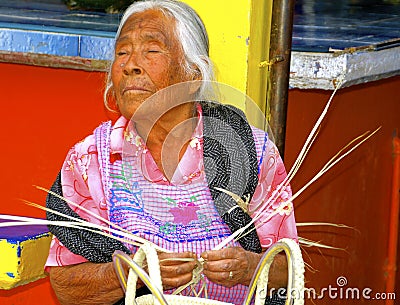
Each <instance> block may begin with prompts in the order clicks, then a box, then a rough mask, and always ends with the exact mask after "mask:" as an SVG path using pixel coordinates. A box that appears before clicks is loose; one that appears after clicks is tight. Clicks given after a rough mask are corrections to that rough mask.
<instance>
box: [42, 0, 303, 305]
mask: <svg viewBox="0 0 400 305" xmlns="http://www.w3.org/2000/svg"><path fill="white" fill-rule="evenodd" d="M210 80H213V72H212V65H211V62H210V59H209V57H208V37H207V33H206V31H205V28H204V25H203V23H202V21H201V20H200V18H199V17H198V15H197V14H196V13H195V12H194V10H193V9H192V8H190V7H189V6H187V5H186V4H184V3H181V2H177V1H172V0H147V1H140V2H135V3H134V4H132V5H131V6H130V7H129V8H128V9H127V11H126V12H125V14H124V17H123V18H122V21H121V24H120V27H119V29H118V32H117V35H116V41H115V53H114V59H113V61H112V65H111V69H110V72H109V77H108V85H107V89H106V93H105V102H106V103H107V100H108V99H109V98H110V96H111V98H112V100H115V101H116V109H117V111H118V113H119V114H120V118H119V119H118V120H117V121H116V122H115V123H114V124H112V123H111V122H107V123H103V124H101V125H100V126H99V127H98V128H97V129H96V130H95V131H94V133H93V134H92V135H90V136H88V137H87V138H86V139H84V140H83V141H82V142H80V143H78V144H76V145H75V146H74V147H73V148H71V150H70V151H69V153H68V155H67V157H66V159H65V162H64V164H63V167H62V169H61V172H60V174H59V176H58V177H57V180H56V181H55V183H54V185H53V187H52V191H53V192H55V193H57V194H59V195H61V196H63V197H64V198H66V199H68V200H69V201H70V202H74V203H75V204H77V205H79V206H80V207H82V208H84V209H82V208H76V206H75V205H72V204H71V203H66V201H63V200H60V199H59V197H57V196H53V195H49V196H48V200H47V204H48V207H49V208H51V209H53V210H57V211H60V212H62V213H64V214H67V215H70V216H74V217H80V218H82V219H84V220H86V221H90V222H93V223H96V224H100V225H102V226H104V227H105V228H107V227H108V226H109V224H108V223H107V221H109V222H111V223H113V224H115V225H116V226H118V227H119V228H121V229H124V230H126V231H128V232H132V233H133V234H135V235H136V236H140V237H142V238H144V239H146V240H149V241H151V242H153V243H155V244H157V245H159V246H160V247H162V248H164V249H166V250H168V252H160V253H159V259H160V262H161V276H162V283H163V286H164V289H165V291H166V293H171V292H172V291H173V290H174V289H175V288H177V287H179V286H181V285H184V284H186V283H188V282H189V281H190V280H191V279H192V271H193V269H194V268H195V267H196V265H195V262H194V260H187V258H193V259H194V258H199V257H202V258H203V259H204V260H205V263H204V270H203V274H204V278H205V281H206V282H207V293H208V297H209V298H212V299H215V300H220V301H225V302H232V303H235V304H241V303H242V301H243V298H244V295H245V292H246V291H247V285H249V283H250V281H251V278H252V275H253V273H254V271H255V269H256V267H257V264H258V262H259V260H260V258H261V256H262V251H264V250H265V249H267V248H268V246H270V245H271V244H272V243H274V242H276V241H277V240H279V239H280V238H283V237H289V238H293V239H296V238H297V233H296V226H295V220H294V215H293V211H292V206H288V207H287V209H286V210H285V211H284V212H281V213H276V214H274V216H273V217H271V218H270V219H269V220H268V221H262V220H258V222H256V226H257V230H255V226H254V225H252V226H251V227H250V230H249V232H250V234H248V235H246V236H245V237H243V238H241V239H239V241H232V242H231V243H230V244H229V245H228V247H225V248H224V249H222V250H213V248H214V247H215V246H216V245H218V244H219V243H220V242H221V241H223V240H224V239H225V238H226V237H228V236H230V235H231V234H232V232H233V231H235V230H237V229H238V228H239V227H242V226H245V225H246V224H248V223H249V222H250V221H251V217H250V216H254V215H255V214H257V213H258V212H260V210H259V207H260V206H262V205H263V203H265V202H267V199H268V198H269V197H270V196H271V194H272V193H273V192H274V191H275V190H276V188H277V187H278V185H279V184H280V183H281V182H282V181H283V179H284V178H285V176H286V174H285V169H284V167H283V164H282V161H281V159H280V157H279V154H278V152H277V150H276V148H275V146H274V145H273V143H272V142H271V141H270V140H269V139H268V136H267V134H266V133H265V132H264V131H261V130H259V129H257V128H254V127H251V126H250V125H249V124H248V123H247V122H246V120H245V118H244V116H243V114H242V113H241V112H240V111H239V110H237V109H235V108H233V107H228V106H223V105H221V104H213V103H210V102H207V101H199V100H198V101H196V102H195V101H190V102H185V103H181V102H176V103H174V101H173V100H174V98H175V97H176V100H179V98H178V95H179V94H180V92H181V91H182V90H183V91H185V90H186V89H187V91H188V92H189V93H188V94H189V96H190V97H194V96H195V94H198V93H199V92H202V91H204V90H205V89H207V88H206V87H207V84H209V83H208V82H200V83H199V84H198V83H197V82H198V81H210ZM193 81H194V82H193ZM186 82H190V83H189V86H187V87H182V88H186V89H182V88H179V85H180V84H185V83H186ZM177 86H178V88H179V90H178V91H179V92H178V91H176V90H175V91H174V90H172V91H171V92H169V94H164V95H163V94H159V93H160V92H165V90H168V89H169V88H176V87H177ZM200 96H201V94H200ZM145 104H146V106H144V105H145ZM218 122H222V124H220V125H218ZM224 126H225V127H224ZM226 126H227V127H226ZM221 133H223V136H222V137H221V136H219V137H218V134H221ZM232 134H236V135H232ZM237 135H238V136H237ZM238 138H239V140H238ZM127 147H128V148H129V149H128V151H129V153H127V154H124V152H126V149H127ZM232 155H233V156H234V157H233V158H232ZM273 168H274V169H275V170H273ZM243 177H244V178H245V179H244V178H243ZM221 188H223V189H229V190H231V191H232V192H234V193H238V195H239V196H241V197H243V198H244V199H250V203H249V211H250V212H249V214H250V216H249V215H248V214H247V213H246V212H245V211H244V210H243V209H241V208H238V207H237V206H236V203H235V202H234V201H233V200H232V198H230V196H228V195H226V194H224V193H221V192H220V191H219V189H221ZM282 194H284V195H281V196H280V197H277V198H274V200H272V201H271V202H270V203H268V206H267V208H265V207H264V209H263V213H265V216H267V215H268V214H271V213H272V212H273V211H274V210H276V209H277V207H278V206H279V203H281V202H283V201H284V199H285V198H287V197H290V188H289V187H286V189H284V192H283V193H282ZM285 196H286V197H285ZM283 197H285V198H283ZM48 218H49V219H51V220H55V219H60V216H57V215H56V214H55V213H48ZM51 230H52V232H53V233H54V235H55V237H54V239H53V241H52V245H51V249H50V254H49V257H48V261H47V264H46V266H47V270H48V271H49V273H50V280H51V284H52V287H53V289H54V291H55V293H56V295H57V297H58V299H59V300H60V302H61V304H123V301H121V299H122V298H123V290H122V289H121V287H120V284H119V281H118V278H117V276H116V273H115V272H114V269H113V265H112V262H111V255H112V253H113V252H114V251H115V250H122V251H124V252H126V253H128V254H134V253H135V251H136V250H137V248H136V247H135V246H132V245H131V244H129V243H125V242H120V241H116V240H114V239H110V238H108V237H103V236H101V235H98V234H95V233H92V232H86V231H79V230H76V229H66V228H60V227H51ZM167 258H184V259H186V260H166V259H167ZM271 270H272V271H271V275H270V278H269V283H270V286H271V287H275V288H277V287H284V286H285V285H286V280H287V275H286V260H285V258H284V257H283V258H279V259H276V260H275V262H274V264H273V266H272V269H271ZM141 286H143V284H138V288H140V287H141ZM183 294H190V290H189V289H186V290H184V291H183ZM201 296H203V297H204V296H205V295H204V294H203V295H201Z"/></svg>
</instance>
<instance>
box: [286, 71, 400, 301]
mask: <svg viewBox="0 0 400 305" xmlns="http://www.w3.org/2000/svg"><path fill="white" fill-rule="evenodd" d="M399 88H400V77H394V78H390V79H387V80H381V81H376V82H371V83H368V84H363V85H357V86H352V87H350V88H345V89H341V90H339V92H338V93H337V95H336V97H335V98H334V100H333V104H332V106H331V108H330V110H329V112H328V114H327V117H326V119H325V121H324V123H323V126H322V128H321V130H320V132H319V135H318V138H317V140H316V141H315V144H314V146H313V148H312V149H311V151H310V152H309V154H308V157H307V159H306V160H305V162H304V164H303V166H302V167H301V168H300V170H299V172H298V174H297V176H296V178H295V179H294V180H293V182H292V187H293V189H294V190H298V189H300V187H301V186H303V185H304V184H305V183H306V182H307V181H309V180H310V179H311V177H313V175H314V174H315V173H316V172H317V171H318V170H319V169H320V168H321V167H322V166H323V164H325V162H327V161H328V160H329V159H330V158H331V157H332V156H334V154H335V153H336V152H338V151H339V149H341V148H342V147H343V146H344V145H345V144H346V143H348V142H349V141H351V140H352V139H354V138H355V137H357V136H358V135H361V134H362V133H364V132H365V131H368V130H374V129H376V128H377V127H379V126H382V128H381V130H380V131H379V132H378V133H377V134H376V135H375V136H374V137H373V138H371V139H370V140H368V141H367V142H366V143H364V144H363V145H362V146H361V147H360V148H358V149H357V150H356V151H355V152H354V153H352V154H351V155H350V156H348V157H347V158H346V159H344V160H343V161H342V162H340V163H339V164H338V165H336V166H335V167H334V168H333V169H332V170H331V171H330V172H329V173H327V174H326V175H325V176H324V177H322V178H321V179H320V180H319V181H318V182H317V183H315V184H314V185H312V186H310V187H309V188H308V189H307V190H306V191H305V192H304V193H303V194H302V195H301V196H300V197H299V198H298V199H297V200H296V201H295V207H296V218H297V221H298V222H309V221H312V222H319V221H321V222H331V223H337V224H338V223H341V224H346V225H348V226H351V227H352V229H343V228H323V227H311V228H310V227H308V228H300V229H299V235H300V236H303V237H307V238H310V239H313V240H316V241H321V242H323V243H325V244H328V245H333V246H336V247H339V248H341V249H343V250H317V249H307V248H304V250H305V255H304V258H305V260H306V261H307V262H308V263H309V264H310V266H311V268H314V269H315V270H312V269H311V268H309V270H308V271H307V274H306V278H307V284H306V286H307V287H309V288H315V289H316V290H317V291H318V292H319V291H321V289H322V288H324V287H325V288H328V287H329V285H331V287H332V288H337V289H339V288H340V286H338V285H337V280H338V278H339V277H342V280H343V277H345V278H346V280H347V285H345V286H342V287H343V290H342V291H343V292H344V293H345V292H346V289H347V288H357V289H359V291H360V292H361V291H362V289H364V288H371V289H372V292H371V293H370V296H371V297H372V296H374V293H375V292H385V279H386V277H385V270H386V269H385V268H386V259H387V247H388V245H387V244H388V238H387V236H388V232H389V223H388V222H389V208H390V202H391V185H392V137H393V133H394V132H395V130H396V129H397V130H400V97H399ZM330 94H331V92H326V91H322V90H290V93H289V105H288V117H287V137H286V151H285V152H286V153H285V164H286V166H287V167H288V168H290V166H291V165H292V164H293V162H294V160H295V157H296V156H297V154H298V152H299V150H300V147H301V146H302V144H303V142H304V141H305V138H306V136H307V135H308V133H309V132H310V130H311V128H312V126H313V124H314V123H315V121H316V119H317V117H318V116H319V114H320V112H321V111H322V109H323V107H324V106H325V103H326V102H327V101H328V99H329V95H330ZM398 261H399V260H398ZM399 282H400V278H398V279H397V283H399ZM399 288H400V287H397V299H399V298H400V292H399V290H398V289H399ZM347 291H349V290H347ZM339 292H340V290H337V293H339ZM332 296H334V294H332ZM350 296H351V294H350ZM367 302H368V300H366V299H362V298H361V297H360V299H354V300H352V299H351V298H347V299H346V298H345V297H344V298H340V297H339V295H338V296H337V297H336V298H329V297H327V295H326V292H325V296H324V297H323V298H322V299H316V300H308V301H307V302H306V303H307V304H353V303H357V304H359V303H367ZM369 302H371V300H369ZM397 302H398V303H397V304H400V303H399V300H397ZM375 303H377V304H383V302H382V301H377V300H375V301H374V304H375Z"/></svg>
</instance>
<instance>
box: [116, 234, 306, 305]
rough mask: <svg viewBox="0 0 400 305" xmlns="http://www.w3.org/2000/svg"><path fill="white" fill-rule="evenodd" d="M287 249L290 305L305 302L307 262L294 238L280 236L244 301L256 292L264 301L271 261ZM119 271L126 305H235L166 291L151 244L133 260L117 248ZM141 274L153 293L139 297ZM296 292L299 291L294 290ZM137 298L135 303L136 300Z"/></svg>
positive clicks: (257, 301) (260, 302)
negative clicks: (123, 273)
mask: <svg viewBox="0 0 400 305" xmlns="http://www.w3.org/2000/svg"><path fill="white" fill-rule="evenodd" d="M282 250H284V251H285V253H286V257H287V260H288V272H289V280H288V287H287V292H288V293H287V300H286V303H285V304H287V305H289V304H291V305H292V304H293V305H302V304H304V298H303V294H304V262H303V258H302V256H301V251H300V248H299V246H298V244H297V243H296V242H294V241H293V240H291V239H286V238H285V239H281V240H280V241H278V242H277V243H276V244H274V245H272V246H271V247H270V248H269V249H268V251H267V252H266V253H265V254H264V255H263V257H262V259H261V260H260V263H259V265H258V267H257V269H256V272H255V274H254V276H253V279H252V281H251V283H250V285H249V290H248V292H247V294H246V297H245V301H244V302H243V304H245V305H249V304H251V301H252V297H253V294H254V292H255V293H256V295H255V305H264V304H265V297H266V292H267V284H268V273H269V268H270V266H271V263H272V261H273V259H274V257H275V255H276V254H278V253H279V252H281V251H282ZM113 259H114V263H115V267H116V271H117V274H118V276H119V278H120V281H121V284H122V286H123V287H124V288H125V287H126V289H125V304H126V305H134V304H137V305H181V304H187V305H233V304H232V303H226V302H220V301H216V300H212V299H205V298H199V297H189V296H181V295H165V294H163V290H162V281H161V274H160V265H159V261H158V255H157V252H156V250H155V249H154V247H153V246H151V245H150V244H144V245H143V246H142V247H140V248H139V250H138V251H137V252H136V254H135V256H134V258H133V260H132V259H130V258H129V257H128V256H127V255H126V254H124V253H122V252H119V251H116V253H114V256H113ZM145 259H147V265H148V268H149V274H147V273H146V272H145V271H144V270H143V269H142V266H143V262H144V260H145ZM121 260H123V261H125V262H126V263H127V264H129V266H130V270H129V275H128V279H127V280H126V279H125V278H124V277H122V276H121V270H122V266H121ZM138 277H140V279H141V280H142V281H143V282H144V283H145V284H146V286H147V287H148V288H149V289H150V291H151V293H152V294H149V295H144V296H140V297H137V298H136V284H137V280H138ZM293 292H296V293H293ZM135 302H136V303H135Z"/></svg>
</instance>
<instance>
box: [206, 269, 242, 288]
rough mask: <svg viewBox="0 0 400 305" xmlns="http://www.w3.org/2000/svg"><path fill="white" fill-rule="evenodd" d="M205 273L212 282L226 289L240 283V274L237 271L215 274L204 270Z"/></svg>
mask: <svg viewBox="0 0 400 305" xmlns="http://www.w3.org/2000/svg"><path fill="white" fill-rule="evenodd" d="M203 273H204V275H205V276H206V277H207V278H208V279H209V280H210V281H212V282H214V283H217V284H219V285H222V286H225V287H232V286H234V285H236V284H237V283H238V281H237V275H238V274H237V272H235V271H224V272H214V271H208V270H204V271H203ZM231 274H232V276H231Z"/></svg>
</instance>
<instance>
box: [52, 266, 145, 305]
mask: <svg viewBox="0 0 400 305" xmlns="http://www.w3.org/2000/svg"><path fill="white" fill-rule="evenodd" d="M50 283H51V285H52V287H53V290H54V292H55V294H56V295H57V298H58V300H59V301H60V303H61V304H62V305H69V304H71V305H73V304H74V305H75V304H81V305H86V304H99V305H111V304H114V303H115V302H117V301H118V300H120V299H121V298H123V296H124V293H123V291H122V288H121V286H120V283H119V281H118V278H117V275H116V274H115V272H114V268H113V264H112V263H103V264H95V263H90V262H87V263H82V264H77V265H70V266H63V267H51V268H50ZM138 285H139V284H138Z"/></svg>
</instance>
